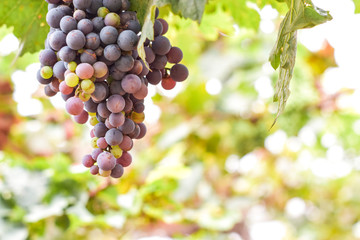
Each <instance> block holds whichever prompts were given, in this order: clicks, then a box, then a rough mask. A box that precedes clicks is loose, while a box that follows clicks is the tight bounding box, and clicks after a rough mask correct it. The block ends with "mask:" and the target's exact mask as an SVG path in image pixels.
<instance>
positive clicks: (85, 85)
mask: <svg viewBox="0 0 360 240" xmlns="http://www.w3.org/2000/svg"><path fill="white" fill-rule="evenodd" d="M80 86H81V89H82V90H83V91H84V92H85V93H88V94H91V93H93V92H94V91H95V84H94V83H93V82H92V81H91V80H90V79H85V80H83V81H81V84H80Z"/></svg>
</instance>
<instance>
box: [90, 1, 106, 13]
mask: <svg viewBox="0 0 360 240" xmlns="http://www.w3.org/2000/svg"><path fill="white" fill-rule="evenodd" d="M102 6H103V1H102V0H92V1H91V5H90V7H88V8H87V9H86V11H87V12H88V13H91V14H94V15H96V14H97V10H98V9H99V8H101V7H102Z"/></svg>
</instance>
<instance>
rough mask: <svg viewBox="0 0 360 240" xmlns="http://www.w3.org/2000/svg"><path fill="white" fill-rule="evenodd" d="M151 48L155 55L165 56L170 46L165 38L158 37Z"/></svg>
mask: <svg viewBox="0 0 360 240" xmlns="http://www.w3.org/2000/svg"><path fill="white" fill-rule="evenodd" d="M151 48H152V50H153V51H154V53H155V54H158V55H165V54H167V53H168V52H169V51H170V48H171V44H170V41H169V39H168V38H167V37H164V36H158V37H156V38H155V40H154V41H153V42H152V46H151Z"/></svg>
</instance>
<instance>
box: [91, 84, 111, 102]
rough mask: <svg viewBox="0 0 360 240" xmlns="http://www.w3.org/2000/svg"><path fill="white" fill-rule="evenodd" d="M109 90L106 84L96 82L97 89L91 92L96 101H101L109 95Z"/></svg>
mask: <svg viewBox="0 0 360 240" xmlns="http://www.w3.org/2000/svg"><path fill="white" fill-rule="evenodd" d="M108 91H109V90H108V88H107V87H106V85H104V84H101V83H95V91H94V92H93V93H92V94H91V98H92V100H93V101H95V102H101V101H103V100H105V98H106V97H107V95H108Z"/></svg>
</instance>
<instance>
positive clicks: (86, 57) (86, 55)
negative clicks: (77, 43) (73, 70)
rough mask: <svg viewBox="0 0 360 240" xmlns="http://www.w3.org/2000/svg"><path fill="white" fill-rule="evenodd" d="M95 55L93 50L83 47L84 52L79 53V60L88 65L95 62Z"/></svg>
mask: <svg viewBox="0 0 360 240" xmlns="http://www.w3.org/2000/svg"><path fill="white" fill-rule="evenodd" d="M96 60H97V57H96V54H95V52H94V51H93V50H91V49H85V50H84V52H83V53H82V54H81V55H80V61H81V62H82V63H88V64H90V65H92V64H94V63H96Z"/></svg>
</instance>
